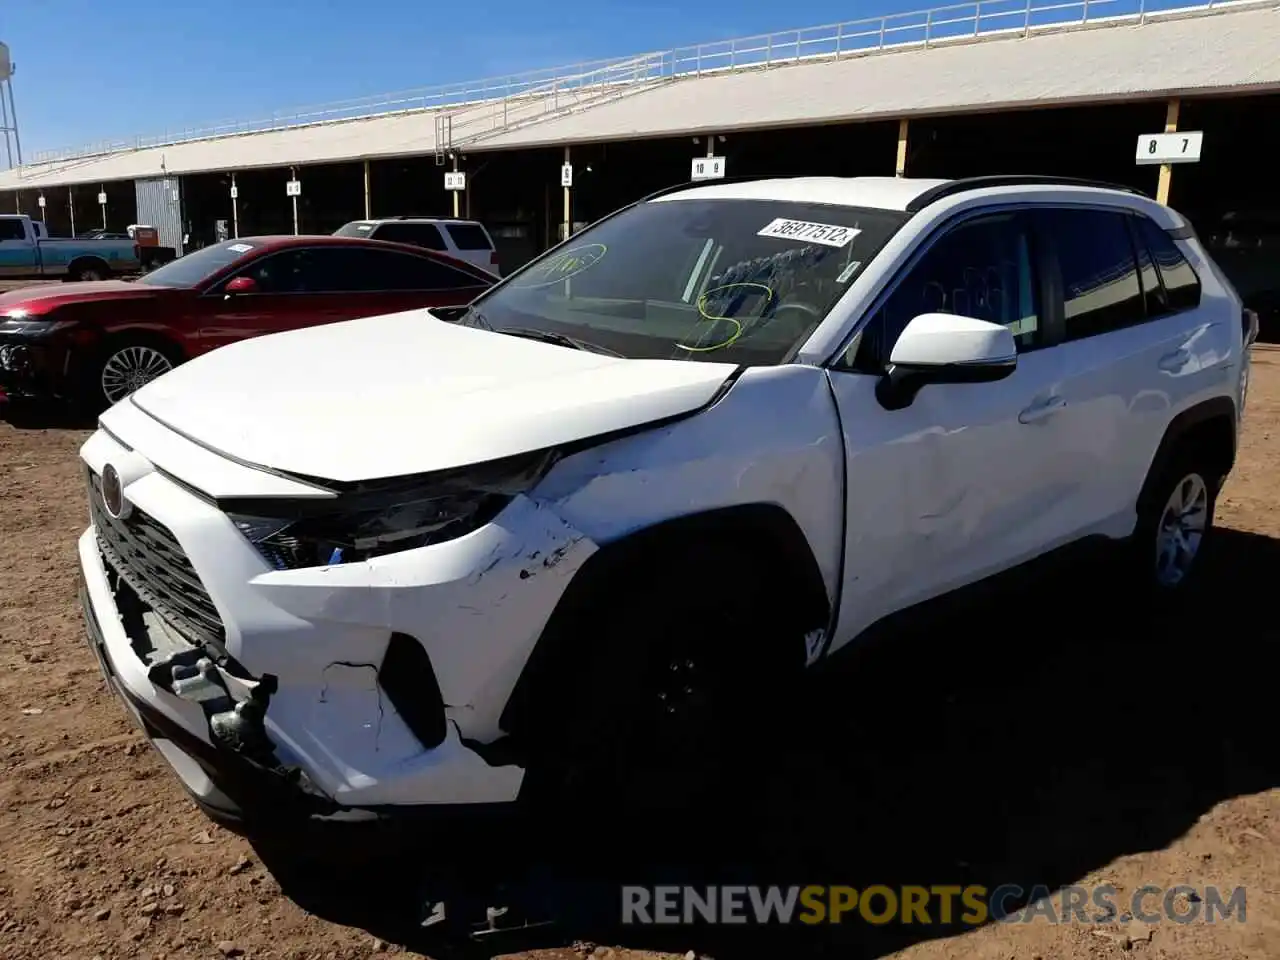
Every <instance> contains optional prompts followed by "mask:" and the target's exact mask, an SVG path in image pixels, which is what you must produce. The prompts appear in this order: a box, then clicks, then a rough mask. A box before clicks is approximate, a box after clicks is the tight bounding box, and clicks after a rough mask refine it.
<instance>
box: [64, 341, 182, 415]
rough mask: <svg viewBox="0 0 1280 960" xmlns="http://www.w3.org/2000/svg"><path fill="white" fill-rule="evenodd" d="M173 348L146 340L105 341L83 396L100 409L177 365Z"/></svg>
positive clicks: (116, 401)
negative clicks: (85, 395)
mask: <svg viewBox="0 0 1280 960" xmlns="http://www.w3.org/2000/svg"><path fill="white" fill-rule="evenodd" d="M179 359H180V358H179V357H178V354H177V351H176V350H175V349H174V348H173V347H171V346H169V345H167V344H161V343H158V342H155V341H150V340H119V341H116V342H113V343H110V344H108V345H107V347H106V349H104V350H103V351H102V353H101V355H100V356H99V358H98V361H97V363H96V364H94V365H93V368H92V370H91V373H90V376H89V377H88V378H87V381H88V382H87V383H86V384H85V391H86V394H87V399H89V400H90V402H91V404H92V405H93V406H94V407H95V409H97V410H99V411H101V410H105V409H106V408H107V407H110V406H112V405H113V404H116V403H119V402H120V401H121V400H123V399H124V398H125V397H127V396H129V395H130V394H131V393H133V392H134V391H136V390H139V389H141V388H142V387H144V386H146V385H147V384H148V383H150V382H151V381H152V380H155V379H156V378H157V377H160V376H163V375H164V374H166V373H168V372H169V371H170V370H172V369H173V368H174V367H175V366H177V365H178V362H179Z"/></svg>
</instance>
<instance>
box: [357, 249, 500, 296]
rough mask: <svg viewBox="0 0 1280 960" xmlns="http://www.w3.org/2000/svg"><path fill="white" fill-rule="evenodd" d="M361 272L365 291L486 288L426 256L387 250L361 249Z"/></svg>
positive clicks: (477, 289) (471, 276)
mask: <svg viewBox="0 0 1280 960" xmlns="http://www.w3.org/2000/svg"><path fill="white" fill-rule="evenodd" d="M358 252H359V253H360V254H361V256H362V258H363V261H362V264H361V269H362V270H365V271H367V273H366V279H367V282H369V283H370V284H371V286H369V287H367V288H366V289H369V290H466V289H474V290H475V291H476V292H477V293H479V292H480V291H481V290H483V289H485V288H487V287H488V286H489V284H488V283H486V282H485V281H483V280H481V279H480V278H479V277H478V276H476V275H474V274H471V273H468V272H467V271H465V270H458V269H455V268H454V267H451V266H449V265H448V264H445V263H441V262H440V261H439V260H434V259H432V258H430V257H415V256H411V255H410V254H407V253H396V252H394V251H388V250H361V251H358Z"/></svg>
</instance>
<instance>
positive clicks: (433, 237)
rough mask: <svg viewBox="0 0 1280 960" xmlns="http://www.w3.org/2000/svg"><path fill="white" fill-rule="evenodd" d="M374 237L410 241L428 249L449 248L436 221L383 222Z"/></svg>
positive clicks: (389, 240)
mask: <svg viewBox="0 0 1280 960" xmlns="http://www.w3.org/2000/svg"><path fill="white" fill-rule="evenodd" d="M373 239H375V240H386V241H388V242H390V243H408V244H411V245H412V246H415V247H425V248H426V249H427V250H447V249H449V248H448V245H447V244H446V243H445V242H444V237H442V236H441V235H440V228H439V227H437V226H436V225H435V224H434V223H396V222H390V223H382V224H379V225H378V229H376V230H375V231H374V232H373Z"/></svg>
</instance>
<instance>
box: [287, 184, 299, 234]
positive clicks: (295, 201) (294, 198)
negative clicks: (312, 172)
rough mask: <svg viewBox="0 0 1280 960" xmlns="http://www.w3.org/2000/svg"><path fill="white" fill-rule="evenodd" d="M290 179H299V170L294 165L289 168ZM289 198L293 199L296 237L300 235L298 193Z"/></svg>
mask: <svg viewBox="0 0 1280 960" xmlns="http://www.w3.org/2000/svg"><path fill="white" fill-rule="evenodd" d="M289 179H290V180H297V179H298V171H297V170H296V169H294V168H293V167H290V168H289ZM289 199H290V200H292V201H293V235H294V236H295V237H296V236H297V235H298V195H297V194H296V193H295V194H294V195H293V196H292V197H290V198H289Z"/></svg>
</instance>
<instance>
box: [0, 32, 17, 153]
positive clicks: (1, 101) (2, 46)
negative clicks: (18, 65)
mask: <svg viewBox="0 0 1280 960" xmlns="http://www.w3.org/2000/svg"><path fill="white" fill-rule="evenodd" d="M0 133H3V134H4V152H5V156H7V157H8V159H9V167H10V169H12V168H13V166H14V163H13V161H14V157H15V156H16V157H17V160H18V164H17V165H18V166H19V167H20V166H22V141H21V140H20V139H19V138H18V108H17V107H15V106H14V105H13V60H11V59H10V58H9V45H8V44H7V43H0Z"/></svg>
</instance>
